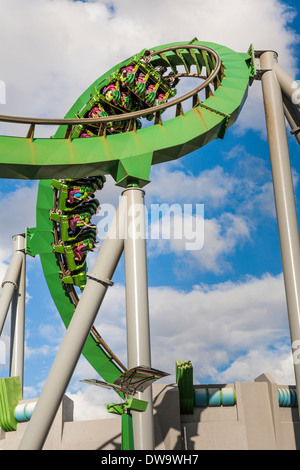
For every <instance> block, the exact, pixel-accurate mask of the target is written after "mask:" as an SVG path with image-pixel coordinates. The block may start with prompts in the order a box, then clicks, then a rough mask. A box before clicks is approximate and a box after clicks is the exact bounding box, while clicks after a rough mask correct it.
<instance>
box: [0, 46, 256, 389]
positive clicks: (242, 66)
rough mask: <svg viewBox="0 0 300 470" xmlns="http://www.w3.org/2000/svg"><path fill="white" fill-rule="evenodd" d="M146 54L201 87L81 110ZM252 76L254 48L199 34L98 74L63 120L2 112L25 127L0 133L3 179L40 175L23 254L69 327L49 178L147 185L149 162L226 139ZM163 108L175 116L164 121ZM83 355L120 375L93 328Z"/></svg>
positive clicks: (104, 372) (109, 375) (69, 303)
mask: <svg viewBox="0 0 300 470" xmlns="http://www.w3.org/2000/svg"><path fill="white" fill-rule="evenodd" d="M145 57H146V58H147V60H149V62H150V61H151V64H152V65H153V67H157V66H161V67H166V68H167V69H168V70H171V72H172V73H173V75H174V76H175V77H177V78H179V79H180V80H181V79H183V78H186V80H185V81H186V82H187V83H188V80H189V78H190V77H195V78H197V79H199V85H198V86H197V87H196V88H194V89H193V90H191V91H189V92H188V93H185V94H184V95H182V96H180V97H175V98H173V99H170V100H169V101H168V102H165V103H163V104H160V105H158V106H152V107H151V106H150V107H149V108H147V110H146V111H145V110H143V111H134V112H125V113H124V114H117V115H116V116H109V117H101V118H82V116H80V115H79V111H80V110H81V109H82V108H84V106H85V105H86V103H87V102H88V101H89V100H90V99H91V96H92V95H93V93H94V90H95V87H96V88H97V86H99V84H101V83H109V81H110V79H111V77H112V76H113V75H114V74H115V73H117V72H118V70H120V69H121V68H122V67H125V66H127V65H129V64H131V63H132V61H134V60H141V59H144V58H145ZM254 75H255V67H254V54H253V49H252V46H251V47H250V49H249V51H248V52H247V53H237V52H234V51H232V50H231V49H229V48H227V47H225V46H221V45H218V44H214V43H206V42H204V43H203V42H199V41H198V40H193V41H191V42H190V43H186V42H180V43H176V44H167V45H163V46H158V47H155V48H152V49H150V51H149V52H148V51H146V50H143V51H141V53H140V54H137V55H136V56H133V57H130V58H129V59H127V60H125V61H123V62H121V63H120V64H118V65H117V66H116V67H114V68H112V69H111V70H110V71H109V72H107V73H106V74H105V75H102V76H101V77H100V78H99V79H97V80H96V81H95V82H94V83H93V84H92V85H91V86H90V87H89V88H88V89H87V90H86V91H85V92H84V93H83V94H82V95H81V96H80V97H79V98H78V100H77V101H76V102H75V104H74V105H73V106H72V108H71V109H70V110H69V112H68V113H67V114H66V116H65V118H64V119H33V118H20V117H9V116H0V121H3V122H10V123H11V124H13V123H25V124H28V126H29V127H28V132H27V135H26V136H25V137H12V136H0V172H1V177H2V178H15V179H38V180H41V181H40V185H39V192H38V199H37V220H36V223H37V226H36V228H35V229H28V231H27V252H28V253H29V254H31V255H36V254H39V255H40V259H41V263H42V267H43V271H44V275H45V278H46V281H47V284H48V287H49V290H50V293H51V296H52V298H53V300H54V302H55V304H56V307H57V309H58V311H59V313H60V315H61V317H62V320H63V322H64V324H65V325H66V327H67V326H68V324H69V322H70V320H71V318H72V315H73V313H74V310H75V308H76V303H77V300H76V298H75V297H74V293H73V294H72V293H70V289H69V288H67V286H66V285H63V283H62V282H61V278H60V277H59V266H58V263H57V257H56V256H55V254H54V253H53V248H52V244H53V223H52V221H51V220H50V219H49V209H51V208H52V207H53V197H54V193H53V188H52V187H51V181H52V179H59V180H63V179H79V178H85V177H88V176H99V175H108V174H109V175H111V176H112V177H113V179H114V180H115V182H116V184H117V185H119V186H121V187H126V186H128V185H129V184H133V183H134V184H138V185H139V186H140V187H142V186H144V185H146V184H147V183H148V182H149V177H150V171H151V166H152V165H155V164H159V163H164V162H167V161H170V160H174V159H178V158H180V157H182V156H184V155H186V154H188V153H190V152H192V151H194V150H197V149H199V148H201V147H203V146H204V145H206V144H208V143H209V142H211V141H212V140H214V139H217V138H221V139H222V138H224V136H225V133H226V131H227V129H228V128H229V127H230V126H231V125H232V124H234V122H235V121H236V119H237V117H238V115H239V113H240V110H241V108H242V106H243V104H244V102H245V100H246V98H247V93H248V87H249V85H251V83H252V81H253V79H254ZM201 93H202V95H203V98H202V99H201V97H200V94H201ZM183 102H188V103H190V109H189V110H188V111H184V110H183V106H182V103H183ZM166 109H168V110H170V111H171V112H172V113H173V117H171V118H168V119H167V120H165V121H163V117H164V114H163V112H164V111H166ZM145 115H147V116H148V117H150V118H153V122H152V123H151V122H149V124H148V125H147V126H145V127H142V128H141V129H138V128H137V127H136V120H137V119H139V118H141V117H142V116H145ZM111 121H127V122H128V128H127V132H123V133H119V134H112V135H109V134H108V132H107V126H108V123H109V122H111ZM39 125H55V126H57V125H59V128H58V130H57V131H56V133H55V135H54V136H53V137H52V138H35V137H34V132H35V128H36V126H39ZM78 125H82V126H89V125H93V126H96V128H97V135H96V136H93V137H92V138H89V139H86V138H85V139H80V138H77V137H75V138H73V137H72V135H74V134H73V131H74V129H76V126H78ZM68 289H69V290H68ZM83 354H84V356H85V357H86V358H87V359H88V361H89V362H90V363H91V365H92V366H93V367H94V368H95V370H96V371H97V372H98V373H99V374H100V375H101V376H102V377H103V378H104V379H105V380H106V381H108V382H113V380H114V379H116V378H117V377H118V376H119V375H120V369H122V364H121V363H120V361H118V359H117V358H116V357H115V356H114V355H113V353H112V352H111V351H110V349H109V348H108V347H107V345H106V344H105V343H104V341H103V340H102V338H101V337H100V335H99V334H98V333H97V332H95V331H94V332H93V331H92V332H91V335H90V336H89V338H88V340H87V342H86V345H85V347H84V350H83Z"/></svg>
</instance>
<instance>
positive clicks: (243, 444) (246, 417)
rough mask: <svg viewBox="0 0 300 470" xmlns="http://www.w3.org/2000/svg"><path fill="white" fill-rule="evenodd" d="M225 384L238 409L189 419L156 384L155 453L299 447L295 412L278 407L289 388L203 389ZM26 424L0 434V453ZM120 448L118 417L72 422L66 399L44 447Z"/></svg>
mask: <svg viewBox="0 0 300 470" xmlns="http://www.w3.org/2000/svg"><path fill="white" fill-rule="evenodd" d="M223 386H228V387H234V388H235V391H236V405H234V406H228V407H225V406H220V407H205V408H194V413H193V414H192V415H180V408H179V392H178V389H177V387H176V385H163V384H156V385H154V386H153V401H154V423H155V446H156V450H178V451H180V450H181V449H182V450H183V449H187V450H222V449H225V450H229V449H233V450H260V449H261V450H265V449H266V450H282V449H284V450H295V449H300V428H299V423H300V422H299V417H298V408H280V407H279V405H278V388H289V387H288V386H286V387H285V386H283V385H280V387H279V386H278V385H277V384H276V383H274V381H273V380H272V378H270V377H268V376H267V375H262V376H260V377H258V378H257V379H256V380H255V381H254V382H236V383H234V384H227V385H205V387H206V388H208V387H223ZM196 387H197V386H195V388H196ZM198 387H201V386H198ZM202 387H204V386H202ZM28 401H34V400H28ZM108 416H109V415H108ZM26 426H27V424H26V423H20V424H19V425H18V429H17V431H15V432H9V433H5V432H4V431H3V430H1V432H0V449H7V450H15V449H17V448H18V446H19V443H20V441H21V438H22V435H23V433H24V430H25V428H26ZM120 448H121V419H119V418H118V417H115V418H108V419H102V420H89V421H75V422H74V421H73V402H72V401H71V400H70V399H69V398H68V397H64V400H63V403H62V405H61V407H60V409H59V411H58V413H57V416H56V418H55V421H54V423H53V425H52V428H51V431H50V433H49V436H48V438H47V440H46V443H45V445H44V449H46V450H50V449H52V450H81V449H83V450H84V449H87V450H96V449H98V450H111V451H112V450H120Z"/></svg>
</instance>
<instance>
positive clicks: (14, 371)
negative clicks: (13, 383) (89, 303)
mask: <svg viewBox="0 0 300 470" xmlns="http://www.w3.org/2000/svg"><path fill="white" fill-rule="evenodd" d="M13 246H14V252H16V251H18V252H19V254H21V255H22V258H23V260H22V267H21V270H20V275H19V278H18V287H17V289H16V290H15V291H14V294H13V298H12V305H11V335H10V377H14V376H19V377H20V381H21V387H22V389H23V376H24V343H25V340H24V337H25V297H26V291H25V287H26V255H25V236H24V235H15V236H14V237H13Z"/></svg>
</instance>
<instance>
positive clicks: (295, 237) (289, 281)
mask: <svg viewBox="0 0 300 470" xmlns="http://www.w3.org/2000/svg"><path fill="white" fill-rule="evenodd" d="M260 67H261V70H262V71H263V74H262V89H263V98H264V106H265V114H266V124H267V132H268V140H269V151H270V160H271V169H272V177H273V188H274V197H275V205H276V213H277V223H278V232H279V241H280V249H281V258H282V268H283V276H284V283H285V292H286V301H287V310H288V318H289V326H290V335H291V342H292V348H293V349H294V348H295V347H299V346H300V243H299V229H298V221H297V213H296V204H295V196H294V187H293V180H292V172H291V164H290V157H289V147H288V140H287V132H286V125H285V117H284V109H283V101H282V89H281V86H280V84H279V82H278V80H277V77H276V74H275V72H274V68H275V69H276V70H277V54H275V53H274V52H273V51H266V52H263V53H262V55H261V57H260ZM294 370H295V378H296V388H297V394H298V397H300V361H294ZM299 411H300V408H299Z"/></svg>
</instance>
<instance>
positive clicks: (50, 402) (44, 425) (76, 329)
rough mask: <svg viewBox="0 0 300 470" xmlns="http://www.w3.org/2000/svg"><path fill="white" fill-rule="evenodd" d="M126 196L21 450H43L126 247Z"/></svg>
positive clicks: (40, 398)
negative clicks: (124, 226)
mask: <svg viewBox="0 0 300 470" xmlns="http://www.w3.org/2000/svg"><path fill="white" fill-rule="evenodd" d="M124 203H126V201H125V200H124V198H122V199H121V201H120V205H119V208H118V210H117V211H116V214H115V217H114V219H113V221H112V223H111V226H110V228H109V230H108V233H107V236H106V238H105V240H104V242H103V245H102V247H101V250H100V252H99V254H98V257H97V259H96V262H95V264H94V267H93V269H92V271H91V272H90V273H88V277H89V278H88V281H87V284H86V286H85V288H84V290H83V292H82V295H81V297H80V300H79V302H78V305H77V307H76V309H75V311H74V314H73V317H72V319H71V322H70V324H69V327H68V329H67V331H66V334H65V336H64V339H63V341H62V343H61V346H60V348H59V351H58V353H57V356H56V358H55V360H54V363H53V365H52V368H51V370H50V373H49V375H48V377H47V380H46V382H45V385H44V388H43V390H42V393H41V395H40V397H39V399H38V401H37V405H36V407H35V410H34V413H33V415H32V418H31V420H30V421H29V423H28V426H27V428H26V431H25V433H24V436H23V438H22V441H21V443H20V446H19V450H40V449H42V447H43V445H44V443H45V440H46V438H47V435H48V433H49V431H50V428H51V425H52V422H53V420H54V418H55V415H56V413H57V410H58V408H59V405H60V403H61V400H62V398H63V395H64V393H65V391H66V389H67V387H68V384H69V382H70V380H71V377H72V375H73V372H74V370H75V367H76V365H77V362H78V360H79V358H80V355H81V352H82V349H83V347H84V344H85V342H86V340H87V337H88V335H89V333H90V330H91V328H92V326H93V324H94V321H95V319H96V316H97V313H98V310H99V308H100V306H101V304H102V301H103V299H104V296H105V293H106V291H107V288H108V286H109V285H111V278H112V276H113V273H114V271H115V269H116V267H117V265H118V262H119V259H120V257H121V255H122V252H123V248H124V237H123V222H124V209H123V206H124Z"/></svg>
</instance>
